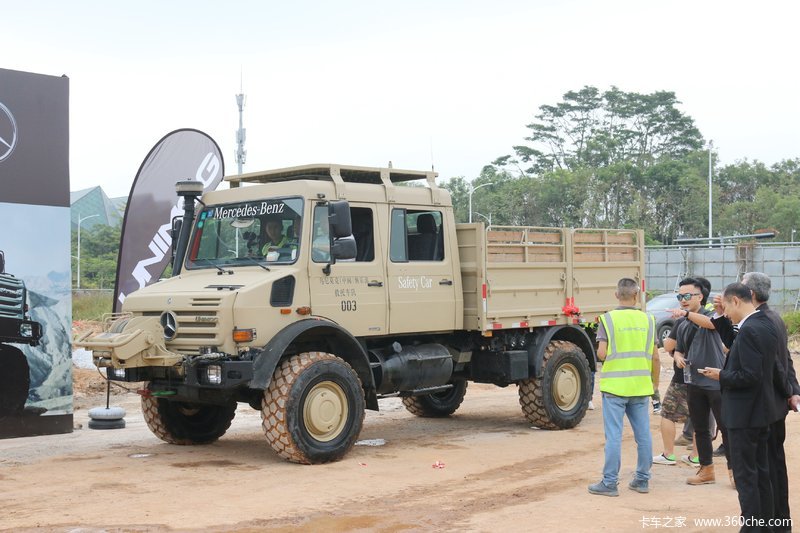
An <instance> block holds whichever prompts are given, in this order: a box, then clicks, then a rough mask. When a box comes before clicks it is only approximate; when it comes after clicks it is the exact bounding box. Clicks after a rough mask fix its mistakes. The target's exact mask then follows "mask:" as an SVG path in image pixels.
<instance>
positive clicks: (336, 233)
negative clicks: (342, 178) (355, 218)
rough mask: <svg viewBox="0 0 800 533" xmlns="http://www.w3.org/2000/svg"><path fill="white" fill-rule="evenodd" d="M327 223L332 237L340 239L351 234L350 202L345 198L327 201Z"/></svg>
mask: <svg viewBox="0 0 800 533" xmlns="http://www.w3.org/2000/svg"><path fill="white" fill-rule="evenodd" d="M328 225H329V226H330V232H331V238H333V239H341V238H342V237H349V236H350V235H352V234H353V224H352V222H351V220H350V204H349V203H347V201H346V200H337V201H333V202H328Z"/></svg>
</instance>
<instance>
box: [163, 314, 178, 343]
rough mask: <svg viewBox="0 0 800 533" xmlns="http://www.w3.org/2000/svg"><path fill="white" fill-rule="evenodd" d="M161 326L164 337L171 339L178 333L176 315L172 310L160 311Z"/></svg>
mask: <svg viewBox="0 0 800 533" xmlns="http://www.w3.org/2000/svg"><path fill="white" fill-rule="evenodd" d="M161 327H162V328H164V338H165V339H167V340H168V341H171V340H172V339H174V338H175V335H177V334H178V317H177V316H175V313H173V312H172V311H164V312H163V313H161Z"/></svg>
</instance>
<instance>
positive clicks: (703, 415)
mask: <svg viewBox="0 0 800 533" xmlns="http://www.w3.org/2000/svg"><path fill="white" fill-rule="evenodd" d="M687 402H688V404H689V418H690V419H691V421H692V426H694V438H695V440H696V441H697V456H698V457H699V458H700V464H701V465H703V466H708V465H710V464H712V463H713V462H714V455H713V453H714V446H713V445H712V444H711V441H712V440H713V438H714V436H713V435H712V434H711V430H710V429H709V425H710V420H709V416H710V415H711V413H714V418H716V419H717V426H718V427H719V430H720V433H722V443H723V444H724V445H725V461H726V462H727V463H728V468H729V469H730V468H731V458H730V451H729V450H728V433H727V431H725V428H724V427H723V426H722V424H720V420H722V416H721V414H720V412H721V411H722V394H721V393H720V391H718V390H708V389H701V388H700V387H696V386H694V385H689V386H688V394H687Z"/></svg>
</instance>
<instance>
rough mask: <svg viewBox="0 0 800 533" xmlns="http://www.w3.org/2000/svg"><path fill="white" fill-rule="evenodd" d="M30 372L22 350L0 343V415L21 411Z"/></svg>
mask: <svg viewBox="0 0 800 533" xmlns="http://www.w3.org/2000/svg"><path fill="white" fill-rule="evenodd" d="M30 386H31V373H30V367H29V366H28V360H27V359H26V358H25V354H24V353H22V350H20V349H19V348H15V347H14V346H9V345H7V344H0V416H7V415H13V414H17V413H21V412H22V410H23V409H24V408H25V402H26V401H27V400H28V389H29V388H30Z"/></svg>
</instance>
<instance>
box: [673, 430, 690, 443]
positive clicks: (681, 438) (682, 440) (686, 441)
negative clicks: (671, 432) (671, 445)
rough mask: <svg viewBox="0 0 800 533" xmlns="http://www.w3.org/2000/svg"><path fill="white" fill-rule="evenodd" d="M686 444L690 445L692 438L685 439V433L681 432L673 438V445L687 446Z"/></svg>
mask: <svg viewBox="0 0 800 533" xmlns="http://www.w3.org/2000/svg"><path fill="white" fill-rule="evenodd" d="M687 445H688V446H691V445H692V439H687V438H686V435H684V434H683V433H681V436H680V437H678V438H677V439H675V446H687Z"/></svg>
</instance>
